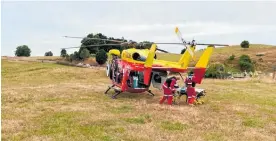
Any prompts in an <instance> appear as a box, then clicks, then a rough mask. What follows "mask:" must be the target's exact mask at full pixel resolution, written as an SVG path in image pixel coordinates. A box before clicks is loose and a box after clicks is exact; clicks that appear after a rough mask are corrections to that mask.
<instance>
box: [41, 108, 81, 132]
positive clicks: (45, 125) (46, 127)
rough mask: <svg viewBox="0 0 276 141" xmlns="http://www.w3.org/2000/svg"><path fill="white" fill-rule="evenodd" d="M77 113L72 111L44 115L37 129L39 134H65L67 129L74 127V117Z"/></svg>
mask: <svg viewBox="0 0 276 141" xmlns="http://www.w3.org/2000/svg"><path fill="white" fill-rule="evenodd" d="M76 116H77V114H76V113H73V112H62V113H54V114H53V115H49V116H45V117H44V118H43V120H41V129H40V130H39V131H38V133H39V134H41V135H51V134H59V133H61V134H66V133H68V132H70V131H69V130H72V129H74V127H76V124H75V122H74V117H76Z"/></svg>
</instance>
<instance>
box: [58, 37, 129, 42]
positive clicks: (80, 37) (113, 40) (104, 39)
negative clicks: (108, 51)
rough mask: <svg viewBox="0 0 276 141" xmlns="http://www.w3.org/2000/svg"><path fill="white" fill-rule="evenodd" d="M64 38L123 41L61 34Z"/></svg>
mask: <svg viewBox="0 0 276 141" xmlns="http://www.w3.org/2000/svg"><path fill="white" fill-rule="evenodd" d="M63 37H65V38H77V39H91V40H101V41H111V42H117V43H124V41H118V40H111V39H100V38H90V37H74V36H63Z"/></svg>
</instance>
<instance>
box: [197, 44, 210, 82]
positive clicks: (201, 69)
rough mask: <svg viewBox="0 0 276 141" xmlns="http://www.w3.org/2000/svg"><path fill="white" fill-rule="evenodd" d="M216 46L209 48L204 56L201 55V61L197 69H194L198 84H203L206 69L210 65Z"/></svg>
mask: <svg viewBox="0 0 276 141" xmlns="http://www.w3.org/2000/svg"><path fill="white" fill-rule="evenodd" d="M213 49H214V46H208V47H207V48H206V49H205V51H204V52H203V54H202V55H201V57H200V59H199V61H198V62H197V64H196V66H195V69H194V81H195V82H196V83H198V84H200V83H201V81H202V79H203V77H204V74H205V72H206V67H207V65H208V63H209V60H210V58H211V54H212V52H213Z"/></svg>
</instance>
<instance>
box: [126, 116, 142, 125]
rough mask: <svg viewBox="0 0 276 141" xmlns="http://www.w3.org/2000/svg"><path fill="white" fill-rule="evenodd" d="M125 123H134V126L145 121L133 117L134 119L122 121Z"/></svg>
mask: <svg viewBox="0 0 276 141" xmlns="http://www.w3.org/2000/svg"><path fill="white" fill-rule="evenodd" d="M124 120H125V121H126V122H129V123H134V124H144V123H145V119H144V118H142V117H135V118H126V119H124Z"/></svg>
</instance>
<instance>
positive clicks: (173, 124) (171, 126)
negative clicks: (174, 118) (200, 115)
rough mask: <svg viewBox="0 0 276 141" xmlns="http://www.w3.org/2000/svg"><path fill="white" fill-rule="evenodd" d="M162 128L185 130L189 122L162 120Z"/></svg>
mask: <svg viewBox="0 0 276 141" xmlns="http://www.w3.org/2000/svg"><path fill="white" fill-rule="evenodd" d="M161 128H162V129H165V130H170V131H175V130H179V131H183V130H184V129H187V128H188V125H187V124H182V123H180V122H170V121H163V122H161Z"/></svg>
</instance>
